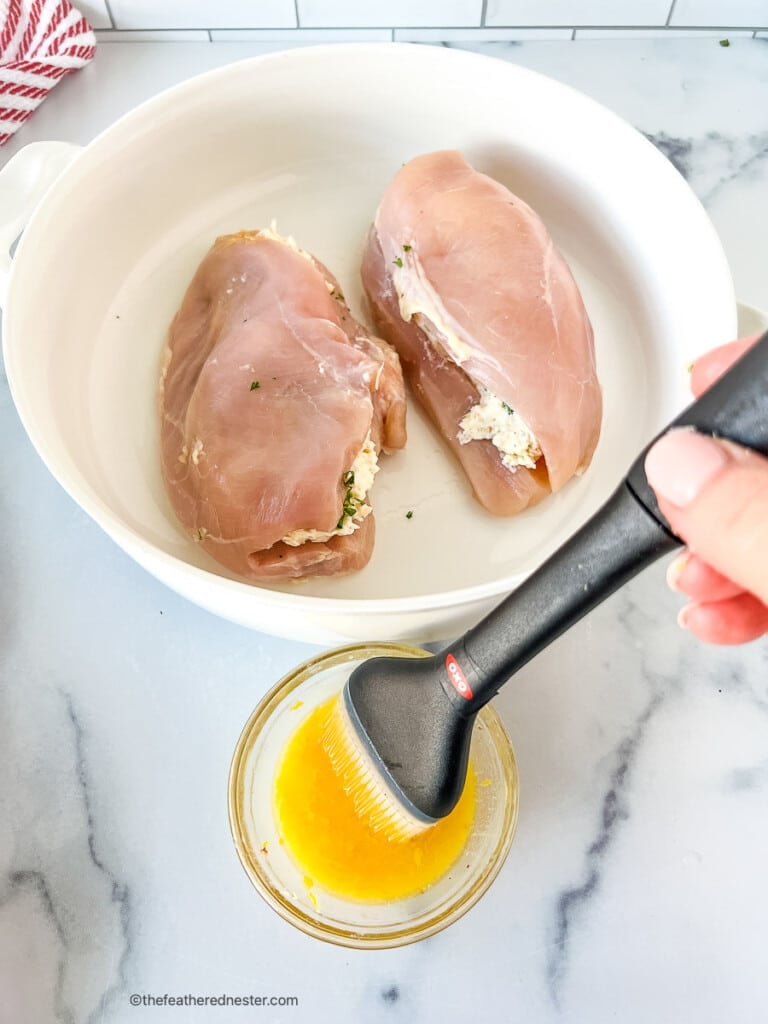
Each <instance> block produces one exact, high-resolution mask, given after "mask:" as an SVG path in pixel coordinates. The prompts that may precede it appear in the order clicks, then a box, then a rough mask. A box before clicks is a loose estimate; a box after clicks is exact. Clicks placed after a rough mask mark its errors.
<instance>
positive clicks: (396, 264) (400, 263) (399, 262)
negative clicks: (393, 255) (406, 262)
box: [392, 256, 403, 267]
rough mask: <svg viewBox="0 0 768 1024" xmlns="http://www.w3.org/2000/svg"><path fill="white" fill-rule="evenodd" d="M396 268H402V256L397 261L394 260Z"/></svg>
mask: <svg viewBox="0 0 768 1024" xmlns="http://www.w3.org/2000/svg"><path fill="white" fill-rule="evenodd" d="M392 262H393V263H394V264H395V266H396V267H402V265H403V260H402V257H401V256H398V257H397V259H396V260H392Z"/></svg>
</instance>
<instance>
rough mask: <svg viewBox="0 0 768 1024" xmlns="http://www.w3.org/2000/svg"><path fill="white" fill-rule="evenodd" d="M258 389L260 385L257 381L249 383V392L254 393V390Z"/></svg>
mask: <svg viewBox="0 0 768 1024" xmlns="http://www.w3.org/2000/svg"><path fill="white" fill-rule="evenodd" d="M260 387H261V384H260V382H259V381H257V380H252V381H251V391H255V390H256V388H260Z"/></svg>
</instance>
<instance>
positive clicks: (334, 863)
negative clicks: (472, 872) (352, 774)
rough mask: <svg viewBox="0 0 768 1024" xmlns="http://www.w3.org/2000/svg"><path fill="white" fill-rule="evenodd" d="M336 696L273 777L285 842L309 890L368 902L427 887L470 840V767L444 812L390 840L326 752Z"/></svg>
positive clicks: (312, 718) (297, 738)
mask: <svg viewBox="0 0 768 1024" xmlns="http://www.w3.org/2000/svg"><path fill="white" fill-rule="evenodd" d="M338 699H339V698H338V697H333V698H332V699H331V700H329V701H327V702H326V703H324V704H321V705H320V707H318V708H316V709H315V710H314V711H313V712H311V714H309V715H308V716H307V718H306V719H305V720H304V721H303V722H302V723H301V725H300V726H299V728H298V729H297V730H296V732H295V733H294V735H293V736H292V737H291V739H290V740H289V741H288V743H287V745H286V747H285V751H284V752H283V758H282V761H281V763H280V765H279V767H278V771H277V776H276V779H275V807H276V811H277V819H278V824H279V829H280V841H281V842H282V843H283V844H284V846H285V847H286V849H287V850H288V851H289V853H290V854H291V856H292V857H293V859H294V861H296V863H297V864H298V865H299V867H300V868H301V870H302V872H303V873H304V876H305V878H304V881H305V884H306V885H307V886H308V887H309V888H310V889H311V887H312V886H313V885H319V886H322V887H324V888H325V889H327V890H329V891H330V892H332V893H334V894H335V895H337V896H342V897H344V898H345V899H353V900H364V901H366V902H385V901H387V900H396V899H400V898H402V897H404V896H410V895H412V894H413V893H418V892H422V891H423V890H424V889H426V888H427V887H428V886H430V885H432V883H433V882H436V881H437V880H438V879H439V878H440V877H441V876H442V875H444V874H445V873H446V872H447V871H448V869H449V868H450V867H451V866H452V865H453V864H454V863H455V862H456V860H457V859H458V858H459V856H460V854H461V852H462V850H463V849H464V846H465V845H466V842H467V837H468V836H469V832H470V829H471V827H472V822H473V820H474V815H475V776H474V772H473V771H472V767H471V765H470V769H469V771H468V772H467V781H466V784H465V786H464V792H463V793H462V795H461V798H460V800H459V802H458V804H457V805H456V807H455V808H454V809H453V811H451V813H450V814H449V815H448V816H447V817H446V818H443V819H442V820H441V821H439V822H438V823H437V824H436V825H433V826H432V827H431V828H429V829H427V831H425V832H424V833H422V834H421V835H418V836H415V837H414V838H412V839H407V840H405V841H404V842H398V841H391V840H389V839H387V837H386V835H383V834H382V833H381V832H374V831H373V829H371V828H370V826H369V825H368V824H367V823H366V822H365V821H363V820H362V819H361V818H359V817H358V815H357V813H356V811H355V808H354V805H353V803H352V800H351V798H350V797H349V795H348V794H347V793H346V792H345V791H344V787H343V785H342V782H341V779H340V778H339V776H338V775H336V773H335V772H334V770H333V767H332V765H331V762H330V760H329V758H328V755H327V754H326V753H325V751H324V750H323V747H322V739H321V738H322V734H323V728H324V726H325V723H326V720H327V718H328V714H329V711H330V709H331V708H332V707H333V705H334V703H335V702H336V701H337V700H338ZM462 867H463V865H462Z"/></svg>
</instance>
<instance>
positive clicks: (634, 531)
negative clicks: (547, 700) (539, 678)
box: [438, 333, 768, 714]
mask: <svg viewBox="0 0 768 1024" xmlns="http://www.w3.org/2000/svg"><path fill="white" fill-rule="evenodd" d="M677 427H695V428H696V429H697V430H699V431H701V432H702V433H707V434H712V435H715V436H717V437H722V438H727V439H729V440H732V441H736V442H738V443H739V444H742V445H746V446H747V447H749V448H752V449H754V450H755V451H757V452H761V453H763V454H765V455H768V333H767V334H764V335H763V337H762V338H761V339H760V340H759V341H758V342H757V343H756V344H755V345H754V346H753V347H752V348H751V349H749V350H748V351H747V353H746V354H745V355H744V356H743V357H742V358H741V359H740V360H739V361H738V362H737V363H736V364H734V366H732V367H731V368H730V369H729V370H728V372H727V373H726V374H725V375H724V376H723V377H721V378H720V379H719V380H718V381H717V382H716V383H715V384H714V385H713V386H712V387H711V388H710V389H709V390H708V391H707V392H706V393H705V394H704V395H702V397H701V398H699V399H698V400H697V401H696V402H694V403H693V404H692V405H690V406H689V407H688V408H687V409H686V410H685V411H684V412H683V413H681V414H680V416H678V417H677V419H676V420H674V421H673V422H672V423H670V424H669V426H668V427H667V428H666V429H665V430H663V431H662V432H661V433H660V434H659V435H658V437H661V436H662V435H663V434H666V433H667V431H669V430H672V429H674V428H677ZM657 439H658V438H655V439H654V441H655V440H657ZM653 443H654V442H651V444H653ZM650 447H651V445H650V444H649V445H648V446H647V447H646V448H645V450H644V451H643V452H642V454H641V455H639V456H638V458H637V459H636V460H635V462H634V464H633V466H632V468H631V469H630V470H629V473H628V474H627V476H626V478H625V479H624V481H623V482H622V483H621V484H620V486H619V487H618V489H617V490H616V492H615V493H614V494H613V496H612V497H611V498H609V500H608V501H607V502H606V504H605V505H603V507H602V508H601V509H600V510H599V511H598V512H597V513H596V514H595V515H594V516H593V517H592V518H591V519H590V520H589V521H588V522H587V523H586V524H585V525H584V526H583V527H582V528H581V529H580V530H579V531H578V533H576V534H575V535H574V536H573V537H572V538H571V539H570V540H569V541H567V542H566V543H565V544H564V545H563V546H562V547H561V548H559V549H558V550H557V551H556V552H555V554H554V555H552V557H551V558H549V559H548V561H546V562H545V563H544V564H543V565H542V566H541V567H540V568H539V569H538V570H537V571H536V572H535V573H533V575H531V576H530V577H529V578H528V579H527V580H526V581H525V582H524V583H522V584H521V586H519V587H518V588H517V590H515V591H514V592H513V593H512V594H510V596H509V597H507V598H506V599H505V600H504V601H502V603H501V604H500V605H499V606H498V607H497V608H495V609H494V610H493V611H492V612H491V613H490V614H489V615H487V616H486V617H485V618H484V619H483V620H482V622H480V623H479V624H478V625H477V626H475V627H474V628H473V629H470V630H469V631H468V632H467V633H466V634H465V635H464V636H463V637H462V639H461V640H459V641H458V643H456V644H452V645H451V646H450V647H449V648H447V649H446V650H445V651H443V652H442V654H441V655H438V658H440V659H441V660H442V661H443V664H445V666H446V668H447V670H448V673H449V678H450V679H451V682H452V684H453V691H455V692H452V693H451V696H452V699H453V702H454V704H455V706H456V707H458V708H460V709H463V710H464V711H465V712H466V713H467V714H473V713H474V712H476V711H478V710H479V709H480V707H482V706H483V704H486V703H487V702H488V701H489V700H490V699H491V697H493V696H494V694H495V693H496V692H497V690H498V689H499V687H500V686H501V685H502V684H503V683H504V682H506V680H507V679H509V677H510V676H512V675H514V673H515V672H517V670H518V669H520V668H522V666H523V665H525V664H526V662H528V661H530V659H531V658H533V657H534V656H535V655H536V654H538V652H539V651H541V650H542V649H543V648H544V647H546V646H547V645H548V644H550V643H552V641H553V640H555V639H556V638H557V637H558V636H560V634H561V633H563V632H565V630H566V629H568V628H569V627H570V626H572V625H573V624H574V623H576V622H578V620H579V619H580V618H582V617H583V616H584V615H586V614H587V612H589V611H591V610H592V609H593V608H594V607H595V606H596V605H598V604H600V603H601V602H602V601H604V600H605V598H607V597H609V596H610V595H611V594H612V593H613V592H614V591H615V590H617V589H618V588H619V587H620V586H621V585H622V584H623V583H626V582H627V580H630V579H631V578H632V577H633V576H635V575H636V574H637V573H639V572H640V571H641V570H642V569H644V568H645V567H646V566H647V565H650V563H651V562H653V561H655V560H656V559H657V558H658V557H659V556H660V555H663V554H665V553H666V552H669V551H671V550H673V549H674V548H675V547H677V546H678V545H679V544H681V543H682V542H681V541H680V540H679V538H677V537H676V536H675V535H674V534H673V533H672V531H671V529H670V527H669V524H668V523H667V522H666V520H665V519H664V517H663V516H662V514H661V512H660V511H659V507H658V504H657V502H656V496H655V494H654V492H653V490H652V489H651V486H650V484H649V483H648V480H647V479H646V476H645V469H644V461H645V456H646V453H647V451H648V448H650ZM574 667H575V668H578V666H574ZM446 692H448V691H446Z"/></svg>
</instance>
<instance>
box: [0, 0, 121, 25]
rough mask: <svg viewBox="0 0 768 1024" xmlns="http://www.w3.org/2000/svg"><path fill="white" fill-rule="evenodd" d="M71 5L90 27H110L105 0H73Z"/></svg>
mask: <svg viewBox="0 0 768 1024" xmlns="http://www.w3.org/2000/svg"><path fill="white" fill-rule="evenodd" d="M1 6H2V4H0V7H1ZM73 6H74V7H76V8H77V10H78V11H80V13H81V14H82V15H83V17H85V18H86V19H87V20H88V23H89V25H90V26H91V28H112V22H111V21H110V20H109V11H108V10H107V4H106V0H74V4H73Z"/></svg>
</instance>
